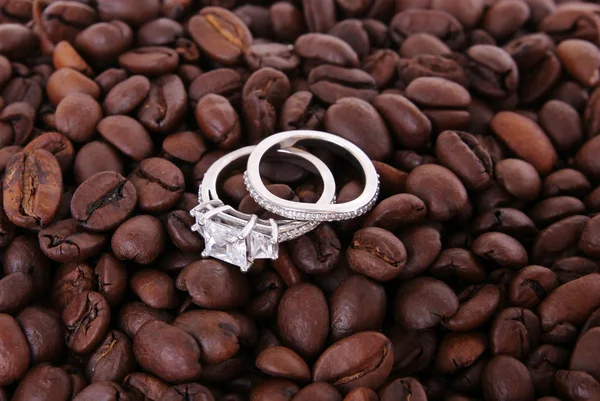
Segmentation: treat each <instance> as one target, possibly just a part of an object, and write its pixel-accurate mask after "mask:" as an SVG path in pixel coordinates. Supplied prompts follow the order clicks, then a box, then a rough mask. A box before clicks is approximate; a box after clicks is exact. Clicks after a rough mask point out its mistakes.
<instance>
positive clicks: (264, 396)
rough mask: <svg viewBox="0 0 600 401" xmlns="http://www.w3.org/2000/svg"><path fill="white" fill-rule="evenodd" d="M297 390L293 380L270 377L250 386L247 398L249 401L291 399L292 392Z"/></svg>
mask: <svg viewBox="0 0 600 401" xmlns="http://www.w3.org/2000/svg"><path fill="white" fill-rule="evenodd" d="M298 390H300V389H299V388H298V386H297V385H296V384H295V383H294V382H293V381H290V380H285V379H272V380H267V381H265V382H263V383H261V384H259V385H258V386H256V387H254V388H252V391H251V392H250V397H249V399H250V400H251V401H259V400H276V401H289V400H291V399H292V397H293V396H294V394H296V393H297V392H298Z"/></svg>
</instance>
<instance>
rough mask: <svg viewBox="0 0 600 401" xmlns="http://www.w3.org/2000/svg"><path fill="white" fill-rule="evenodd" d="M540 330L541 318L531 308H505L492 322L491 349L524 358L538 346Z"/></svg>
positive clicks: (502, 353) (494, 352)
mask: <svg viewBox="0 0 600 401" xmlns="http://www.w3.org/2000/svg"><path fill="white" fill-rule="evenodd" d="M540 331H541V328H540V322H539V319H538V318H537V316H535V315H534V314H533V312H531V311H530V310H529V309H522V308H507V309H504V310H503V311H502V312H501V313H500V314H499V315H498V316H497V317H496V318H495V319H494V321H493V322H492V325H491V328H490V351H491V352H492V354H494V355H510V356H512V357H514V358H517V359H521V360H522V359H523V358H525V356H527V355H528V354H529V353H530V351H531V350H533V349H534V348H535V347H536V345H537V342H538V339H539V336H540ZM514 338H519V339H520V341H519V342H516V341H514Z"/></svg>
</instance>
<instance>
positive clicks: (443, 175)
mask: <svg viewBox="0 0 600 401" xmlns="http://www.w3.org/2000/svg"><path fill="white" fill-rule="evenodd" d="M406 191H407V192H408V193H410V194H413V195H415V196H417V197H419V198H420V199H422V200H423V202H424V203H425V205H426V206H427V212H428V216H429V217H430V218H431V219H434V220H438V221H446V220H450V219H452V218H453V217H455V216H456V215H457V214H458V213H459V212H460V211H462V210H463V209H464V208H465V207H466V205H467V203H468V198H467V193H466V190H465V187H464V185H463V184H462V183H461V182H460V180H459V179H458V177H456V176H455V175H454V173H452V172H451V171H450V170H448V169H446V168H445V167H441V166H436V165H423V166H419V167H417V168H416V169H414V170H413V171H412V172H411V173H410V174H409V175H408V178H407V179H406Z"/></svg>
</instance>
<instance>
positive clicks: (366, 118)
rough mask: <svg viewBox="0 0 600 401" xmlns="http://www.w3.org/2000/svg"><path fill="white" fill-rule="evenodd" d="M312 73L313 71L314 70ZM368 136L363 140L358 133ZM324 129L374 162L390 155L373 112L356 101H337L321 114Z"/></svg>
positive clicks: (388, 141) (383, 129)
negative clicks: (352, 144) (348, 142)
mask: <svg viewBox="0 0 600 401" xmlns="http://www.w3.org/2000/svg"><path fill="white" fill-rule="evenodd" d="M315 71H316V70H315ZM367 127H368V131H369V132H371V133H372V135H371V137H370V138H369V139H368V140H367V138H365V137H364V136H363V135H362V134H361V132H365V131H364V130H365V129H367ZM325 128H326V129H327V131H328V132H331V133H333V134H336V135H339V136H341V137H343V138H344V139H347V140H349V141H350V142H353V143H354V144H355V145H357V146H359V147H361V148H362V149H363V150H364V151H365V153H367V155H368V156H369V157H371V158H372V159H374V160H385V159H387V158H388V157H389V155H390V151H391V146H392V145H391V137H390V134H389V132H388V130H387V128H386V126H385V123H384V121H383V119H382V118H381V117H380V116H379V114H378V113H377V110H375V108H374V107H373V106H371V105H370V104H368V103H367V102H365V101H363V100H360V99H340V100H338V101H337V102H336V103H335V104H334V105H332V106H330V107H329V109H327V112H326V113H325Z"/></svg>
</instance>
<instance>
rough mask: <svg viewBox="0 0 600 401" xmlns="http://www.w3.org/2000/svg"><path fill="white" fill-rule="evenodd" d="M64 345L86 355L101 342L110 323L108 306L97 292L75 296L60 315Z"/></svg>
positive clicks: (87, 292)
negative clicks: (64, 332)
mask: <svg viewBox="0 0 600 401" xmlns="http://www.w3.org/2000/svg"><path fill="white" fill-rule="evenodd" d="M62 318H63V322H64V323H65V326H66V329H67V336H66V343H67V346H68V347H69V348H71V349H72V350H73V351H75V352H77V353H82V354H83V353H88V352H89V351H91V350H92V349H94V348H95V347H96V346H97V345H98V344H99V343H100V342H101V341H102V338H103V337H104V335H105V334H106V332H107V330H108V325H109V323H110V306H109V305H108V303H107V302H106V299H104V297H103V296H102V295H100V294H98V293H97V292H93V291H86V292H82V293H81V294H78V295H76V296H75V297H73V299H72V300H71V303H70V304H69V305H68V306H67V307H66V308H65V310H64V311H63V313H62Z"/></svg>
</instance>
